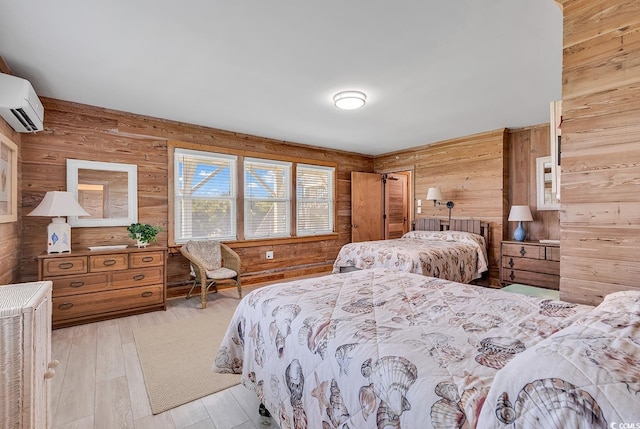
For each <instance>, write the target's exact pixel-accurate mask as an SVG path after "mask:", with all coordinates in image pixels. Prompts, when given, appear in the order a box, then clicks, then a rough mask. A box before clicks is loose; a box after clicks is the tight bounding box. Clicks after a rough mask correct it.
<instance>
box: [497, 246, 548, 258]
mask: <svg viewBox="0 0 640 429" xmlns="http://www.w3.org/2000/svg"><path fill="white" fill-rule="evenodd" d="M502 255H503V256H504V255H507V256H517V257H519V258H532V259H545V252H544V246H536V245H534V244H515V243H502Z"/></svg>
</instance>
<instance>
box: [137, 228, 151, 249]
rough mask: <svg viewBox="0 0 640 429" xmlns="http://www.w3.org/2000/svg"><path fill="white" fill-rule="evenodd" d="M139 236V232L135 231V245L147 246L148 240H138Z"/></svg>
mask: <svg viewBox="0 0 640 429" xmlns="http://www.w3.org/2000/svg"><path fill="white" fill-rule="evenodd" d="M140 236H141V234H140V233H139V232H137V233H136V241H137V243H136V245H137V246H138V247H147V246H148V245H149V242H147V241H142V240H140Z"/></svg>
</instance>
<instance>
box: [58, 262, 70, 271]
mask: <svg viewBox="0 0 640 429" xmlns="http://www.w3.org/2000/svg"><path fill="white" fill-rule="evenodd" d="M58 268H60V269H61V270H68V269H69V268H73V262H62V263H60V264H58Z"/></svg>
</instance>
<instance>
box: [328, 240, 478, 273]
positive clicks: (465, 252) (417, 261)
mask: <svg viewBox="0 0 640 429" xmlns="http://www.w3.org/2000/svg"><path fill="white" fill-rule="evenodd" d="M346 266H353V267H356V268H359V269H368V268H388V269H391V270H396V271H406V272H409V273H416V274H422V275H425V276H431V277H438V278H441V279H447V280H451V281H455V282H460V283H469V282H471V281H472V280H475V279H477V278H480V277H481V276H482V273H483V272H485V271H487V269H488V264H487V246H486V243H485V240H484V237H483V236H481V235H478V234H474V233H471V232H462V231H411V232H408V233H406V234H405V235H403V236H402V238H398V239H392V240H378V241H362V242H358V243H348V244H345V245H344V246H342V249H340V252H339V253H338V257H337V258H336V260H335V262H334V264H333V272H334V273H339V272H340V267H346Z"/></svg>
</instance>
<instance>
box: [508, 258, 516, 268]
mask: <svg viewBox="0 0 640 429" xmlns="http://www.w3.org/2000/svg"><path fill="white" fill-rule="evenodd" d="M514 265H515V263H514V262H513V258H509V266H510V267H511V268H513V266H514Z"/></svg>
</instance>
